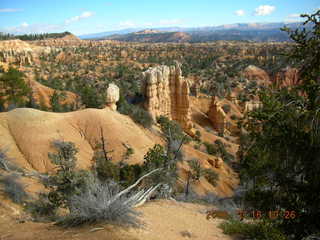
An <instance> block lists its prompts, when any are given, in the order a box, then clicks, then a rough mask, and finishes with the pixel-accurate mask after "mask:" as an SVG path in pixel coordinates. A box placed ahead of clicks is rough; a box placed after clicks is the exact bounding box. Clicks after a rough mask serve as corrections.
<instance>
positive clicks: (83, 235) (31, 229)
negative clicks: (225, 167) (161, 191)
mask: <svg viewBox="0 0 320 240" xmlns="http://www.w3.org/2000/svg"><path fill="white" fill-rule="evenodd" d="M206 209H208V207H206V206H202V205H198V204H190V203H181V202H174V201H164V200H161V201H154V202H150V203H147V204H145V205H144V206H142V207H140V208H139V209H138V210H139V212H141V213H142V216H141V220H142V221H143V222H144V223H145V225H144V226H143V227H142V228H139V229H135V228H128V229H125V228H121V227H116V226H109V225H95V226H86V227H81V228H72V229H62V228H58V227H56V226H53V225H52V224H48V223H34V222H29V221H27V222H24V223H19V221H18V219H19V218H18V217H17V216H13V215H11V216H10V215H8V213H5V212H7V211H4V210H3V209H2V210H1V209H0V240H31V239H32V240H57V239H62V240H67V239H68V240H69V239H70V240H72V239H74V240H87V239H90V240H98V239H99V240H101V239H107V240H125V239H126V240H163V239H166V240H182V239H199V240H231V239H233V238H231V237H229V236H227V235H224V234H223V233H222V230H221V229H220V228H218V225H219V224H220V223H221V222H222V221H223V220H220V219H213V220H209V221H208V220H207V219H206V215H205V214H204V210H206Z"/></svg>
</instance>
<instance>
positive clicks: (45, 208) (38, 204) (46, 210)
mask: <svg viewBox="0 0 320 240" xmlns="http://www.w3.org/2000/svg"><path fill="white" fill-rule="evenodd" d="M24 210H25V211H27V212H29V213H30V214H31V216H32V217H33V219H34V220H35V221H41V222H42V221H54V220H55V219H56V217H57V207H56V206H55V205H53V204H52V203H51V202H50V201H49V199H48V195H47V194H46V193H40V194H39V198H38V199H37V200H35V201H32V202H27V203H26V205H25V207H24Z"/></svg>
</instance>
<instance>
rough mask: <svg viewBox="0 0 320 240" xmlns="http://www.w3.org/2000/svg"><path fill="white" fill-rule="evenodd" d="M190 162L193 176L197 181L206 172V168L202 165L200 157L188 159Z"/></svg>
mask: <svg viewBox="0 0 320 240" xmlns="http://www.w3.org/2000/svg"><path fill="white" fill-rule="evenodd" d="M188 164H189V166H190V170H191V171H190V173H191V178H192V179H193V180H195V181H198V180H199V179H200V177H201V176H202V175H203V173H204V169H203V168H202V167H201V164H200V161H199V159H192V160H190V161H188Z"/></svg>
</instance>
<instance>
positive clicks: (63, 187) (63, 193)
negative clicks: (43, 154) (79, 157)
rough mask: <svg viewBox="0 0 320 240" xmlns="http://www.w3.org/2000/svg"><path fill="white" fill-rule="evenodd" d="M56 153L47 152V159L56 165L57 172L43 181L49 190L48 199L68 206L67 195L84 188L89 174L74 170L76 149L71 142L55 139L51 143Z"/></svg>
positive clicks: (55, 203)
mask: <svg viewBox="0 0 320 240" xmlns="http://www.w3.org/2000/svg"><path fill="white" fill-rule="evenodd" d="M52 145H53V147H55V148H56V150H57V152H56V153H49V154H48V156H49V159H50V160H51V162H52V163H54V164H56V165H57V173H56V174H55V175H52V176H49V178H48V180H47V181H46V182H45V183H44V184H45V187H46V188H48V189H49V190H50V192H49V195H48V198H49V201H50V202H51V203H52V204H53V205H55V206H56V207H57V208H58V207H68V202H69V197H70V196H71V195H73V194H77V193H79V192H80V191H81V189H83V188H84V186H85V184H86V183H87V180H88V178H89V177H90V174H89V173H88V172H86V171H84V170H81V171H76V170H75V167H76V153H77V152H78V149H77V148H76V147H75V145H74V143H72V142H65V141H60V140H55V141H53V143H52Z"/></svg>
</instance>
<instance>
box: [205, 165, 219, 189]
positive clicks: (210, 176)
mask: <svg viewBox="0 0 320 240" xmlns="http://www.w3.org/2000/svg"><path fill="white" fill-rule="evenodd" d="M204 177H205V178H206V179H207V181H208V182H209V183H210V184H211V185H212V186H217V181H218V180H219V175H218V174H217V173H216V172H214V171H213V170H211V169H205V171H204Z"/></svg>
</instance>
